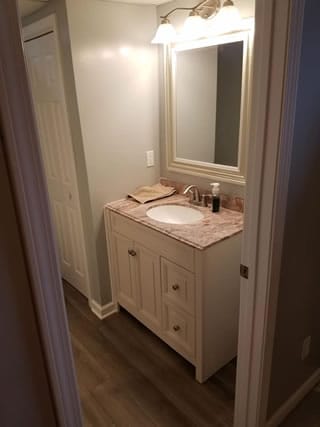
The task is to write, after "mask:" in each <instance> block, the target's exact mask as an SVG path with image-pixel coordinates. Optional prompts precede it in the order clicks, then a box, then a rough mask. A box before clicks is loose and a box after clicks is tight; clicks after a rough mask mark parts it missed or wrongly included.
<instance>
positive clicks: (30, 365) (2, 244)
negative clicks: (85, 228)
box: [0, 141, 57, 427]
mask: <svg viewBox="0 0 320 427" xmlns="http://www.w3.org/2000/svg"><path fill="white" fill-rule="evenodd" d="M0 193H1V196H2V200H3V201H4V202H5V203H3V205H2V207H1V210H0V285H1V298H0V340H1V351H0V378H1V380H0V396H1V401H0V425H1V426H10V427H20V426H46V427H51V426H52V427H53V426H56V425H57V422H56V419H55V411H54V407H53V401H52V396H51V391H50V386H49V381H48V378H47V372H46V366H45V360H44V354H43V349H42V347H41V342H40V335H39V330H38V325H37V319H36V316H35V308H34V306H33V301H32V295H31V287H30V286H31V285H30V283H29V280H28V272H27V268H26V265H25V260H24V253H23V247H22V243H21V237H20V234H19V225H18V220H17V217H16V212H15V209H14V202H13V198H12V194H11V188H10V183H9V178H8V173H7V170H6V164H5V160H4V154H3V151H2V143H1V141H0Z"/></svg>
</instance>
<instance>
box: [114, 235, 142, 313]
mask: <svg viewBox="0 0 320 427" xmlns="http://www.w3.org/2000/svg"><path fill="white" fill-rule="evenodd" d="M112 245H113V250H114V252H115V257H114V259H115V262H116V276H117V290H118V300H119V303H120V304H121V305H123V306H124V307H125V308H127V309H128V310H129V311H131V312H132V313H133V314H135V313H136V308H137V304H136V300H137V297H136V286H135V285H136V284H135V257H132V256H130V255H129V251H130V250H132V249H133V242H132V240H129V239H127V238H126V237H124V236H121V235H120V234H116V233H113V234H112Z"/></svg>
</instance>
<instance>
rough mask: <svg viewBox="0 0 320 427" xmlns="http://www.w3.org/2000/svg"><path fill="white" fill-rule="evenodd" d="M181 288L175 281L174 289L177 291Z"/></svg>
mask: <svg viewBox="0 0 320 427" xmlns="http://www.w3.org/2000/svg"><path fill="white" fill-rule="evenodd" d="M179 288H180V286H179V285H178V284H177V283H175V284H174V285H172V289H173V290H174V291H177V290H178V289H179Z"/></svg>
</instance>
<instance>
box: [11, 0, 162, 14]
mask: <svg viewBox="0 0 320 427" xmlns="http://www.w3.org/2000/svg"><path fill="white" fill-rule="evenodd" d="M48 1H50V0H18V3H19V9H20V15H21V16H27V15H30V14H31V13H33V12H35V11H36V10H38V9H40V8H41V7H43V6H44V5H45V4H46V3H47V2H48ZM102 1H104V0H102ZM106 1H108V0H106ZM112 1H115V2H119V3H132V4H154V5H159V4H163V3H167V2H168V1H170V0H112Z"/></svg>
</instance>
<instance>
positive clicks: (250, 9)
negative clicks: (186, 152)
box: [157, 0, 255, 196]
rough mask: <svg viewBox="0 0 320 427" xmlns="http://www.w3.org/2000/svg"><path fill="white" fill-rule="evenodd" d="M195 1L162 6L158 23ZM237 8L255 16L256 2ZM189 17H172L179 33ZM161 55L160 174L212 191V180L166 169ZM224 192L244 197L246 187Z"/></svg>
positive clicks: (241, 0) (227, 187) (243, 1)
mask: <svg viewBox="0 0 320 427" xmlns="http://www.w3.org/2000/svg"><path fill="white" fill-rule="evenodd" d="M194 4H195V2H194V1H193V0H174V1H171V2H169V3H165V4H162V5H160V6H158V7H157V15H158V22H159V20H160V16H161V15H165V14H166V13H167V12H169V11H170V10H171V9H173V8H175V7H189V6H194ZM235 4H236V6H237V7H238V8H239V10H240V13H241V15H242V17H243V18H247V17H252V16H254V4H255V0H237V1H235ZM186 16H187V12H186V11H177V12H176V13H174V14H173V15H172V16H171V17H170V21H171V23H172V24H173V25H174V26H175V28H176V29H177V30H178V31H179V30H181V28H182V25H183V22H184V20H185V18H186ZM159 55H160V149H161V170H160V174H161V176H163V177H167V178H169V179H172V180H176V181H179V182H184V183H193V184H197V185H199V186H200V187H201V188H207V189H208V190H210V186H209V183H210V182H212V179H206V178H198V177H195V176H190V175H187V174H180V173H176V172H171V171H168V169H167V167H166V158H165V121H164V117H165V110H164V90H163V88H164V76H163V58H162V48H161V46H160V47H159ZM221 190H222V192H225V193H229V194H233V195H240V196H244V187H243V186H239V185H232V184H227V183H221Z"/></svg>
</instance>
